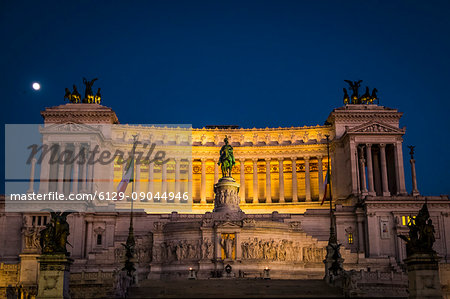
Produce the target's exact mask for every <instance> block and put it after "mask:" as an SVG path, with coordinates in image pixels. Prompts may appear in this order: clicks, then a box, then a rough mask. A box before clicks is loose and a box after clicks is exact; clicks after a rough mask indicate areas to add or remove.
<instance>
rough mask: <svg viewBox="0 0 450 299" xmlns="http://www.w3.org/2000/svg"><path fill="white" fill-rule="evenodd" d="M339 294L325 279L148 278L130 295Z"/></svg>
mask: <svg viewBox="0 0 450 299" xmlns="http://www.w3.org/2000/svg"><path fill="white" fill-rule="evenodd" d="M336 297H337V298H340V297H343V295H342V290H340V289H338V288H333V287H330V286H328V285H327V284H326V283H325V282H324V281H323V280H263V279H205V280H187V279H186V280H165V281H163V280H145V281H142V282H141V283H140V284H139V285H138V286H133V287H131V288H130V289H129V292H128V297H127V298H336Z"/></svg>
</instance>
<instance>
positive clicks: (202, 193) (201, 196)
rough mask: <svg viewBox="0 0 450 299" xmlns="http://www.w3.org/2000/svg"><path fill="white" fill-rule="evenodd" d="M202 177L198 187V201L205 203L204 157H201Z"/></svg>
mask: <svg viewBox="0 0 450 299" xmlns="http://www.w3.org/2000/svg"><path fill="white" fill-rule="evenodd" d="M201 162H202V177H201V188H200V203H206V159H205V158H202V159H201Z"/></svg>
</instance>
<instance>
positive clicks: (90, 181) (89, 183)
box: [86, 144, 126, 192]
mask: <svg viewBox="0 0 450 299" xmlns="http://www.w3.org/2000/svg"><path fill="white" fill-rule="evenodd" d="M91 145H92V144H91ZM91 145H89V147H88V150H87V153H88V154H87V162H86V168H87V174H86V192H92V189H93V185H94V163H90V161H94V160H95V156H94V153H93V152H92V153H89V152H90V148H91ZM94 147H95V145H92V148H94ZM91 155H92V157H91ZM125 165H126V164H125Z"/></svg>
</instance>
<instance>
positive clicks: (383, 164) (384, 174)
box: [380, 143, 391, 196]
mask: <svg viewBox="0 0 450 299" xmlns="http://www.w3.org/2000/svg"><path fill="white" fill-rule="evenodd" d="M380 159H381V181H382V185H383V196H390V195H391V193H390V192H389V186H388V174H387V165H386V144H384V143H381V144H380Z"/></svg>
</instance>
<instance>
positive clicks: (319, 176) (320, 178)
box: [317, 155, 323, 201]
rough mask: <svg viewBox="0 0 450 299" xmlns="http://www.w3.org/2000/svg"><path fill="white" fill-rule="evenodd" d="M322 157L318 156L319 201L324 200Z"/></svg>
mask: <svg viewBox="0 0 450 299" xmlns="http://www.w3.org/2000/svg"><path fill="white" fill-rule="evenodd" d="M322 158H323V157H322V156H321V155H319V156H317V175H318V183H319V201H321V200H322V198H323V163H322Z"/></svg>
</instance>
